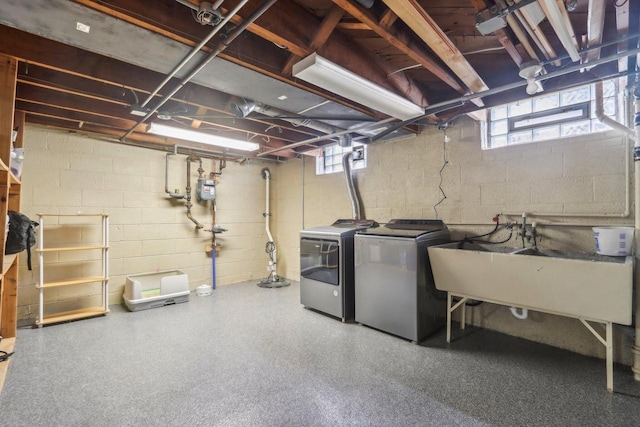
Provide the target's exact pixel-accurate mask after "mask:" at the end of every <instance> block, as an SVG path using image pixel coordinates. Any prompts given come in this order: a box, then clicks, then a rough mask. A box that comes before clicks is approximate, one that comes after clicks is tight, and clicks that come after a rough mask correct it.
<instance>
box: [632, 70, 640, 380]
mask: <svg viewBox="0 0 640 427" xmlns="http://www.w3.org/2000/svg"><path fill="white" fill-rule="evenodd" d="M635 95H636V96H635V112H636V114H635V120H634V123H635V133H636V142H635V144H634V145H633V165H634V172H635V199H634V200H635V203H636V206H635V229H636V231H635V234H636V269H637V268H638V264H639V262H638V261H639V260H638V249H640V247H639V245H638V240H640V209H638V200H640V86H639V83H638V82H637V81H636V88H635ZM634 280H635V292H636V311H635V319H634V321H635V325H636V331H635V332H636V335H635V341H634V346H633V348H632V351H633V354H634V358H633V368H632V370H633V373H634V379H635V380H636V381H640V278H639V277H638V272H637V271H636V277H635V279H634Z"/></svg>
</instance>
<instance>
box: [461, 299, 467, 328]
mask: <svg viewBox="0 0 640 427" xmlns="http://www.w3.org/2000/svg"><path fill="white" fill-rule="evenodd" d="M463 301H464V300H463ZM460 308H461V309H462V312H461V313H460V329H464V328H465V326H466V325H467V310H466V308H467V303H466V302H463V303H462V307H460Z"/></svg>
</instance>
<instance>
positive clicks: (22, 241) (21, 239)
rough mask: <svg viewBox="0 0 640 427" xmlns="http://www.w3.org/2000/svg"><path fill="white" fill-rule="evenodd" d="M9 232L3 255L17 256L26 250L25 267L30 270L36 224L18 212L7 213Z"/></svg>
mask: <svg viewBox="0 0 640 427" xmlns="http://www.w3.org/2000/svg"><path fill="white" fill-rule="evenodd" d="M7 215H8V216H9V232H8V233H7V240H6V243H5V246H4V253H5V254H7V255H8V254H17V253H19V252H22V251H24V250H25V249H26V250H27V266H28V267H29V270H31V246H33V245H35V244H36V227H37V226H38V225H40V224H38V223H37V222H35V221H31V219H29V217H28V216H26V215H24V214H21V213H20V212H14V211H9V212H7Z"/></svg>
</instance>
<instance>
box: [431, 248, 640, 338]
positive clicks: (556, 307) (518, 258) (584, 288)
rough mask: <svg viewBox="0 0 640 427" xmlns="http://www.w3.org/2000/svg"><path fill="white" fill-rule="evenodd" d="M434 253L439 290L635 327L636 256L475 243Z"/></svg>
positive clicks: (436, 281)
mask: <svg viewBox="0 0 640 427" xmlns="http://www.w3.org/2000/svg"><path fill="white" fill-rule="evenodd" d="M460 246H461V245H460V243H449V244H446V245H440V246H432V247H429V248H428V251H429V258H430V261H431V268H432V270H433V276H434V280H435V285H436V288H438V289H439V290H441V291H447V292H451V293H452V294H455V295H466V296H469V297H473V298H474V299H478V300H483V301H491V302H495V303H498V304H505V305H511V306H515V307H523V308H528V309H532V310H539V311H544V312H548V313H553V314H559V315H563V316H572V317H578V318H584V319H588V320H595V321H602V322H613V323H619V324H622V325H630V324H631V314H632V300H633V298H632V295H633V280H632V278H633V257H631V256H627V257H610V256H603V255H596V254H589V253H580V252H564V251H553V250H547V249H537V248H513V247H500V246H492V245H478V244H474V243H464V244H463V245H462V246H461V247H460Z"/></svg>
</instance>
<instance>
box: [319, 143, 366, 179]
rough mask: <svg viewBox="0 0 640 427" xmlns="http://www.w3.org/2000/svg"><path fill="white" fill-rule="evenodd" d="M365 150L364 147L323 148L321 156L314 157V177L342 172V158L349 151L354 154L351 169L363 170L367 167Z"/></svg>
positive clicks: (335, 145) (337, 146)
mask: <svg viewBox="0 0 640 427" xmlns="http://www.w3.org/2000/svg"><path fill="white" fill-rule="evenodd" d="M366 150H367V148H366V147H365V146H364V145H354V146H353V147H340V146H339V145H338V144H334V145H330V146H328V147H324V148H323V149H322V154H321V155H320V156H318V157H316V175H324V174H328V173H334V172H342V171H343V168H342V156H344V154H345V153H349V152H351V151H353V152H354V154H353V166H352V169H353V170H356V169H364V168H366V167H367V157H366V155H365V154H366Z"/></svg>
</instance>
